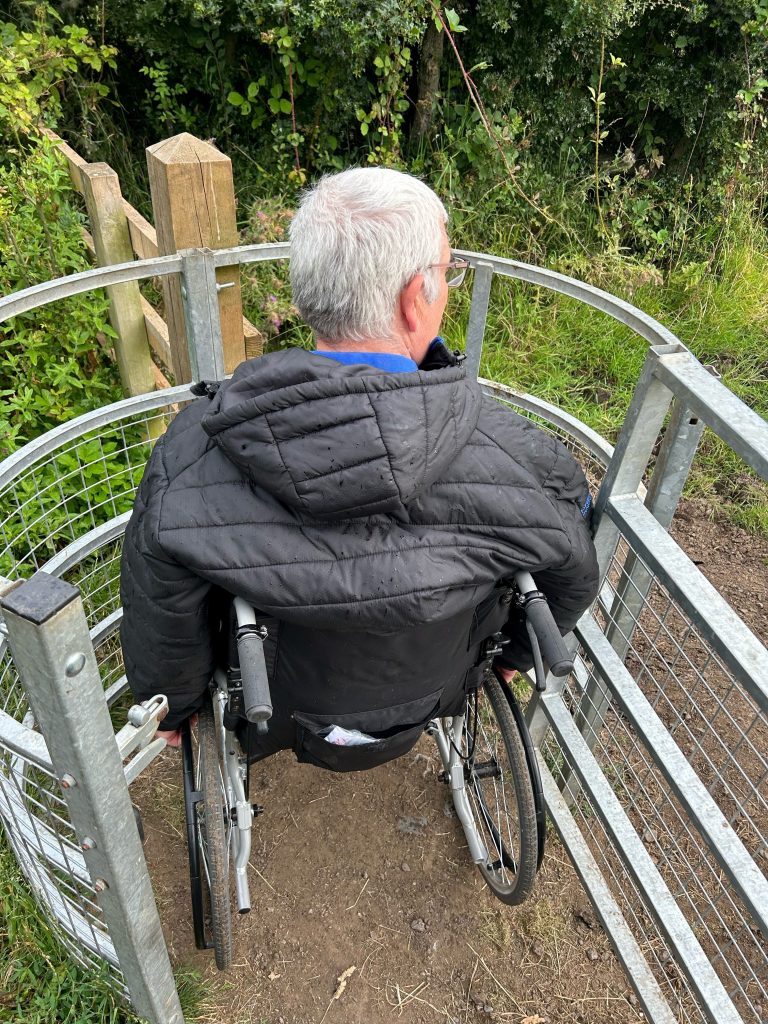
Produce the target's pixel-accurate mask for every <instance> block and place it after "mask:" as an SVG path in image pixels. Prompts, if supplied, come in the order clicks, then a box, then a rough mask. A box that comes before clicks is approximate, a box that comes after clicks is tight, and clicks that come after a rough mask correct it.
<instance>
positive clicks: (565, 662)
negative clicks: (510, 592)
mask: <svg viewBox="0 0 768 1024" xmlns="http://www.w3.org/2000/svg"><path fill="white" fill-rule="evenodd" d="M525 614H526V616H527V618H528V621H529V622H530V624H531V625H532V626H533V628H534V630H535V632H536V636H537V637H538V638H539V646H540V647H541V655H542V657H543V658H544V661H545V662H546V663H547V665H549V671H550V672H551V673H552V675H553V676H567V675H568V674H569V673H570V672H572V671H573V658H572V657H571V655H570V653H569V651H568V648H567V647H566V645H565V641H564V640H563V638H562V637H561V636H560V630H559V629H558V628H557V626H556V625H555V620H554V619H553V618H552V612H551V611H550V610H549V605H548V604H547V602H546V600H545V599H544V598H543V597H534V598H532V599H531V600H530V601H528V602H527V603H526V605H525Z"/></svg>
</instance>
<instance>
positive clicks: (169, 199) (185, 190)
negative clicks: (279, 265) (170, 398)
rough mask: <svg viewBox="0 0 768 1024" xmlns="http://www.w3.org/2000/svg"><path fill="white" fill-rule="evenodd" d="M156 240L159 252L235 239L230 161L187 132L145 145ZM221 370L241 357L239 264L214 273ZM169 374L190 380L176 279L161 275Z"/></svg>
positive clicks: (217, 245) (229, 242)
mask: <svg viewBox="0 0 768 1024" xmlns="http://www.w3.org/2000/svg"><path fill="white" fill-rule="evenodd" d="M147 167H148V168H149V185H150V190H151V193H152V208H153V211H154V221H155V228H156V230H157V245H158V250H159V254H160V255H161V256H168V255H170V254H171V253H175V252H177V251H178V250H179V249H191V248H197V247H201V246H207V247H208V248H210V249H227V248H229V247H230V246H235V245H237V243H238V237H237V221H236V218H235V188H234V182H233V179H232V161H231V160H230V159H229V157H228V156H225V155H224V154H223V153H220V152H219V150H218V149H216V148H215V147H214V146H212V145H211V144H210V143H208V142H203V141H202V140H201V139H197V138H195V136H194V135H190V134H189V133H188V132H183V133H182V134H181V135H176V136H174V137H173V138H171V139H165V140H164V141H163V142H158V143H157V144H156V145H154V146H150V147H149V149H147ZM216 281H217V283H218V284H226V285H229V286H230V287H227V288H225V289H223V290H222V291H220V292H219V312H220V315H221V335H222V341H223V345H224V369H225V372H226V373H231V372H232V370H234V368H235V367H236V366H237V365H238V363H241V362H242V361H243V359H245V343H244V340H243V304H242V297H241V294H240V268H239V267H238V266H234V267H223V268H222V269H220V270H218V271H217V273H216ZM163 287H164V295H165V319H166V322H167V324H168V334H169V341H170V345H171V357H172V361H173V373H174V376H175V378H176V383H177V384H182V383H185V382H186V381H188V380H189V379H190V372H191V371H190V364H189V353H188V351H187V339H186V333H185V330H184V314H183V307H182V301H181V291H180V285H179V281H178V280H176V279H174V280H172V281H171V280H169V279H168V278H164V279H163Z"/></svg>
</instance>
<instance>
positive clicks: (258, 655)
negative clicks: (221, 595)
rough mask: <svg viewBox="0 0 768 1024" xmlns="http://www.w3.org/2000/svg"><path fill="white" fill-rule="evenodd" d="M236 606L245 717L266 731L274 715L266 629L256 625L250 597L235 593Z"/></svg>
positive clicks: (258, 728) (260, 730)
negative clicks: (266, 648)
mask: <svg viewBox="0 0 768 1024" xmlns="http://www.w3.org/2000/svg"><path fill="white" fill-rule="evenodd" d="M234 606H235V615H236V616H237V637H236V638H237V654H238V659H239V661H240V675H241V678H242V684H243V705H244V710H245V717H246V718H247V719H248V721H249V722H252V723H254V724H255V725H256V730H257V732H260V733H265V732H266V731H267V722H268V721H269V719H270V718H271V717H272V698H271V696H270V693H269V678H268V676H267V663H266V660H265V658H264V640H265V637H266V630H264V631H262V630H261V629H260V628H259V627H258V626H257V625H256V616H255V614H254V611H253V608H252V607H251V606H250V605H249V604H248V603H247V601H244V600H243V599H242V598H240V597H236V598H235V600H234Z"/></svg>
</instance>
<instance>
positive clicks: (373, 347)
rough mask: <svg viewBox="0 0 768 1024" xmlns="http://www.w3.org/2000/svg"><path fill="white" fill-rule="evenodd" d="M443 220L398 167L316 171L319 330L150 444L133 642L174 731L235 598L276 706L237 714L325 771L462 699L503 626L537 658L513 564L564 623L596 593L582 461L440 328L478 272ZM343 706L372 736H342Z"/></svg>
mask: <svg viewBox="0 0 768 1024" xmlns="http://www.w3.org/2000/svg"><path fill="white" fill-rule="evenodd" d="M446 222H447V215H446V211H445V208H444V207H443V204H442V203H441V202H440V200H439V199H438V198H437V196H436V195H435V194H434V193H433V192H432V191H431V189H429V188H428V187H427V186H426V185H424V184H423V183H422V182H420V181H418V180H417V179H415V178H413V177H410V176H408V175H405V174H401V173H399V172H397V171H394V170H388V169H383V168H365V169H354V170H349V171H345V172H343V173H340V174H336V175H332V176H328V177H325V178H323V179H322V180H321V181H320V182H319V183H318V184H317V185H316V186H315V188H313V189H312V190H311V191H309V192H308V193H307V194H306V195H305V196H304V198H303V200H302V202H301V205H300V208H299V210H298V212H297V213H296V216H295V218H294V221H293V223H292V226H291V264H290V272H291V284H292V288H293V295H294V301H295V304H296V306H297V308H298V309H299V311H300V312H301V314H302V316H303V317H304V319H305V320H306V322H307V323H308V324H309V325H310V326H311V327H312V329H313V331H314V333H315V336H316V348H315V350H314V351H306V350H303V349H290V350H287V351H280V352H275V353H272V354H270V355H267V356H264V357H262V358H258V359H253V360H248V361H246V362H244V363H242V364H241V365H240V366H239V367H238V368H237V370H236V371H235V373H234V374H233V376H232V377H231V378H230V379H229V380H226V381H223V382H204V383H203V384H202V385H201V386H200V387H199V389H198V390H199V393H200V395H201V396H202V397H200V398H199V399H198V400H197V401H195V402H192V403H191V404H190V405H189V406H187V407H186V408H185V409H184V410H183V411H182V412H180V413H179V415H178V416H177V417H176V418H175V420H174V421H173V423H172V424H171V426H170V427H169V429H168V431H167V433H166V434H165V436H164V437H162V438H161V439H160V440H159V441H158V443H157V445H156V447H155V450H154V452H153V454H152V456H151V458H150V460H149V463H148V465H147V469H146V472H145V475H144V479H143V481H142V483H141V486H140V488H139V492H138V495H137V499H136V505H135V509H134V513H133V516H132V518H131V521H130V524H129V526H128V529H127V532H126V537H125V547H124V552H123V567H122V601H123V610H124V617H123V624H122V645H123V652H124V657H125V667H126V673H127V677H128V681H129V683H130V686H131V689H132V690H133V692H134V694H135V696H136V698H137V699H138V700H144V699H146V698H148V697H149V696H151V695H152V694H155V693H158V692H160V693H164V694H166V695H167V697H168V701H169V707H170V712H169V715H168V717H167V719H166V721H165V722H164V723H163V731H162V732H161V733H160V735H161V736H165V738H166V739H167V740H168V741H169V742H171V743H172V744H176V743H178V737H179V729H180V727H181V725H182V723H183V722H184V721H185V720H187V719H188V718H189V717H190V716H192V715H193V714H194V713H195V712H196V711H197V710H198V709H199V708H200V707H201V705H202V703H203V701H204V699H205V697H206V693H207V691H208V688H209V685H210V681H211V678H212V675H213V672H214V669H215V667H216V664H217V661H218V660H221V659H222V658H224V659H225V660H230V659H229V658H228V657H227V656H226V651H227V647H228V645H229V636H230V614H231V613H230V611H229V605H230V604H231V598H232V596H238V597H240V598H243V599H244V600H245V601H247V602H248V604H249V605H251V606H253V608H255V609H256V610H257V614H256V625H257V627H261V626H264V627H266V639H265V640H264V653H265V655H266V661H267V669H268V674H269V680H270V685H271V694H272V700H273V703H274V712H273V716H272V719H271V721H270V724H269V730H268V731H267V732H266V733H264V732H258V733H257V732H256V730H255V729H254V728H252V727H251V728H250V729H249V730H246V725H245V723H243V724H242V725H241V727H240V729H239V733H240V735H241V738H243V739H244V741H245V742H247V747H248V751H249V756H250V758H251V759H252V760H255V759H258V758H260V757H264V756H266V755H268V754H270V753H272V752H274V751H276V750H279V749H283V748H292V749H294V750H295V752H296V755H297V757H298V758H299V759H300V760H303V761H309V762H311V763H315V764H319V765H322V766H324V767H327V768H332V769H335V770H348V769H356V768H362V767H370V766H372V765H373V764H377V763H381V762H383V761H386V760H389V759H391V758H392V757H396V756H398V755H399V754H402V753H404V752H405V751H407V750H409V749H410V748H411V747H412V746H413V744H414V743H415V742H416V741H417V739H418V737H419V735H420V734H421V733H422V732H423V730H424V727H425V726H426V725H427V723H429V722H430V721H431V720H432V719H434V718H435V717H436V716H446V715H448V716H450V715H453V714H456V713H458V711H459V709H460V708H461V707H462V704H463V702H464V700H465V695H466V693H467V692H469V691H471V690H472V689H473V688H475V687H476V686H477V684H478V673H479V671H480V668H479V667H480V666H481V665H482V663H483V659H484V657H486V656H487V652H488V647H487V641H488V639H489V638H490V637H492V636H493V635H494V634H497V633H498V631H501V632H503V633H504V634H505V637H506V639H507V640H508V643H507V645H506V646H505V647H504V649H503V652H502V653H501V654H498V655H497V657H496V666H497V667H498V668H499V669H501V672H502V675H503V676H507V675H509V674H511V671H512V670H514V669H527V668H529V667H530V665H531V662H532V656H531V650H530V645H529V642H528V638H527V634H526V631H525V627H524V621H523V616H522V614H521V612H520V610H519V608H518V606H517V605H516V603H515V602H514V600H513V591H512V588H511V580H512V577H513V575H514V573H515V572H517V571H519V570H521V569H522V570H525V571H528V572H530V573H532V574H533V575H534V577H535V581H536V584H537V586H538V588H539V589H540V590H541V591H542V592H543V593H544V594H545V595H546V597H547V599H548V601H549V605H550V608H551V610H552V613H553V615H554V618H555V621H556V623H557V626H558V627H559V629H560V631H561V632H562V633H565V632H567V631H569V630H570V629H572V627H573V626H574V625H575V623H576V621H577V619H578V617H579V615H580V614H581V613H582V611H583V610H584V609H585V608H586V607H587V606H588V605H589V604H590V602H591V601H592V599H593V598H594V596H595V593H596V587H597V565H596V560H595V554H594V549H593V545H592V541H591V537H590V532H589V524H588V514H589V508H590V499H589V494H588V487H587V483H586V480H585V478H584V475H583V473H582V471H581V469H580V468H579V466H578V465H577V463H576V462H575V461H574V460H573V458H572V457H571V456H570V455H569V453H568V452H567V451H566V450H565V448H564V447H563V446H562V445H561V444H560V443H559V442H558V441H557V440H555V439H554V438H553V437H551V436H549V435H548V434H546V433H544V432H543V431H541V430H539V429H538V428H537V427H535V426H534V425H533V424H532V423H530V422H529V421H527V420H525V419H524V418H522V417H520V416H518V415H516V414H515V413H513V412H511V411H510V410H509V409H508V408H506V407H504V406H502V405H501V404H499V403H497V402H495V401H494V400H492V399H490V398H487V397H484V396H483V395H482V393H481V391H480V388H479V387H478V385H477V383H476V381H474V380H471V379H469V378H468V377H467V374H466V372H465V369H464V367H463V365H462V362H463V357H461V356H459V355H457V354H456V353H452V352H450V351H449V350H448V349H447V348H446V347H445V345H444V344H443V342H442V340H441V339H440V338H439V337H437V334H438V330H439V327H440V322H441V319H442V316H443V311H444V309H445V305H446V299H447V295H448V289H449V288H450V287H455V286H458V285H460V284H461V283H462V281H463V279H464V276H465V273H466V270H467V264H466V263H465V262H463V261H461V260H458V259H454V258H453V257H452V255H451V251H450V246H449V241H448V236H447V233H446ZM333 726H338V727H340V728H342V729H346V730H351V731H356V732H359V733H363V734H364V735H365V736H366V737H368V739H369V740H370V742H369V743H365V742H363V744H362V745H360V746H357V747H354V746H349V747H346V746H339V745H338V744H335V743H334V742H333V741H332V740H330V741H329V739H328V734H329V730H330V729H331V728H332V727H333ZM246 733H247V735H246Z"/></svg>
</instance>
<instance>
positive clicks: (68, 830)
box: [0, 745, 125, 994]
mask: <svg viewBox="0 0 768 1024" xmlns="http://www.w3.org/2000/svg"><path fill="white" fill-rule="evenodd" d="M0 817H2V821H3V824H4V825H5V832H6V836H7V837H8V841H9V843H10V845H11V848H12V849H13V851H14V854H15V856H16V859H17V861H18V863H19V865H20V867H21V868H22V870H23V871H24V874H25V875H26V877H27V880H28V882H29V883H30V886H31V888H32V891H33V892H34V893H35V896H36V897H37V899H38V902H39V903H40V905H41V906H42V907H43V908H45V910H46V911H47V915H48V918H49V920H50V921H51V924H52V926H53V928H54V931H55V933H56V935H57V936H58V938H59V940H60V941H61V942H62V943H63V944H64V945H65V946H66V948H67V949H68V950H69V952H70V953H71V955H72V956H73V958H74V959H75V960H76V961H77V962H78V963H80V964H81V965H82V966H83V967H86V968H90V969H92V970H94V971H104V970H106V971H107V972H108V977H109V980H110V982H111V984H112V987H113V988H115V989H116V990H117V991H118V992H120V993H121V994H124V993H125V988H124V981H123V976H122V973H121V972H120V969H119V967H118V962H117V955H116V953H115V949H114V946H113V944H112V940H111V939H110V937H109V933H108V930H107V927H106V924H105V923H104V920H103V915H102V912H101V909H100V908H99V906H98V903H97V902H96V890H95V889H94V886H93V883H92V881H91V878H90V874H89V873H88V870H87V868H86V865H85V859H84V857H83V854H82V851H81V849H80V846H79V843H78V842H77V837H76V835H75V834H74V830H73V829H72V826H71V824H70V821H69V815H68V811H67V806H66V804H65V802H64V800H63V798H62V796H61V792H60V788H59V782H58V779H57V778H56V777H55V775H54V774H53V772H52V771H51V770H50V769H49V768H46V767H42V766H41V765H40V764H38V763H35V762H33V761H30V760H29V759H27V758H25V757H24V756H22V755H21V754H18V753H15V752H14V751H12V750H10V749H9V748H8V747H7V746H5V745H2V747H0Z"/></svg>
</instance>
